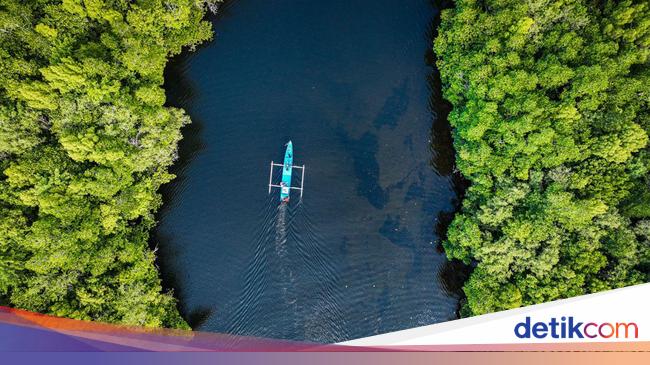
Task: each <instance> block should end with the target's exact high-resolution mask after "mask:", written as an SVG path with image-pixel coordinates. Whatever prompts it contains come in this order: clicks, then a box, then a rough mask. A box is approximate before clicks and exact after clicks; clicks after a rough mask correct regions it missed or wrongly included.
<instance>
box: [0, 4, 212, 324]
mask: <svg viewBox="0 0 650 365" xmlns="http://www.w3.org/2000/svg"><path fill="white" fill-rule="evenodd" d="M207 5H210V4H206V3H204V2H201V1H196V0H134V1H130V0H31V1H19V0H0V29H1V32H0V171H1V174H0V304H5V305H14V306H16V307H20V308H24V309H28V310H32V311H38V312H42V313H50V314H54V315H58V316H66V317H71V318H79V319H93V320H99V321H108V322H119V323H125V324H134V325H145V326H170V327H182V328H186V327H187V324H185V322H184V321H183V320H182V319H181V317H180V316H179V314H178V311H177V310H176V306H175V300H174V298H173V297H172V295H171V294H170V293H162V288H161V283H160V279H159V277H158V272H157V270H156V267H155V265H154V252H152V251H151V250H150V249H149V248H148V237H149V234H148V231H149V229H150V228H151V227H152V225H153V224H154V223H155V222H154V217H153V213H154V212H155V210H156V209H157V208H158V207H159V205H160V203H161V199H160V196H159V195H158V194H157V193H156V191H157V190H158V188H159V186H160V185H161V184H163V183H165V182H167V181H169V180H170V179H171V178H172V177H173V176H172V175H170V174H169V173H168V172H167V167H168V166H169V165H170V164H171V163H172V162H173V160H174V158H175V154H176V146H177V142H178V141H179V139H180V138H181V136H180V132H179V131H180V128H181V126H183V125H184V124H186V123H188V122H189V119H188V117H187V116H186V115H185V114H184V112H183V111H182V110H179V109H175V108H171V107H165V106H163V104H164V103H165V93H164V90H163V89H162V88H161V85H162V84H163V70H164V67H165V64H166V63H167V59H168V57H170V56H171V55H174V54H177V53H179V52H180V51H181V49H182V47H184V46H190V47H192V46H194V45H196V44H198V43H200V42H202V41H205V40H207V39H209V38H210V37H211V36H212V32H211V28H210V24H209V23H208V22H206V21H202V20H201V19H202V17H203V14H204V7H205V6H207Z"/></svg>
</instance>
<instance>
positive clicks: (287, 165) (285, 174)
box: [269, 141, 305, 203]
mask: <svg viewBox="0 0 650 365" xmlns="http://www.w3.org/2000/svg"><path fill="white" fill-rule="evenodd" d="M276 166H282V181H280V184H279V185H275V184H273V168H274V167H276ZM293 169H301V170H302V173H301V175H302V176H301V177H300V187H295V186H291V172H292V171H293ZM304 181H305V165H302V166H296V165H294V164H293V144H292V143H291V141H289V142H288V143H287V149H286V151H284V164H279V163H274V162H273V161H271V171H270V172H269V194H271V189H272V188H280V201H281V202H283V203H288V202H289V197H290V196H291V189H294V190H300V200H302V188H303V184H304Z"/></svg>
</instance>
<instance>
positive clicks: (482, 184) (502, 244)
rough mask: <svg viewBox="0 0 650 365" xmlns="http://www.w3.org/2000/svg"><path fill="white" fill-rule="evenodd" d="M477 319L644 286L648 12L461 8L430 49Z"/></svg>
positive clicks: (535, 5) (458, 238)
mask: <svg viewBox="0 0 650 365" xmlns="http://www.w3.org/2000/svg"><path fill="white" fill-rule="evenodd" d="M435 51H436V53H437V55H438V61H437V65H438V67H439V69H440V72H441V75H442V81H443V84H444V95H445V98H446V99H447V100H449V101H450V102H451V103H452V104H453V111H452V112H451V114H450V116H449V121H450V122H451V124H452V127H453V129H454V132H453V133H454V146H455V148H456V151H457V165H458V168H459V170H460V171H461V172H462V174H463V175H464V176H465V177H466V178H467V179H469V180H470V181H471V187H470V188H469V189H468V191H467V196H466V199H465V201H464V203H463V207H462V211H461V212H460V213H459V214H458V215H457V216H456V218H455V220H454V221H453V223H452V224H451V227H450V228H449V232H448V240H447V241H446V242H444V247H445V249H446V252H447V255H448V256H449V257H450V258H455V259H460V260H462V261H464V262H466V263H468V264H470V263H471V264H473V265H474V266H475V267H474V269H473V272H472V274H471V276H470V278H469V280H468V282H467V283H466V284H465V287H464V290H465V293H466V295H467V303H466V305H465V306H464V307H463V314H465V315H474V314H482V313H486V312H492V311H498V310H503V309H508V308H514V307H518V306H522V305H529V304H534V303H539V302H545V301H550V300H554V299H559V298H565V297H570V296H575V295H581V294H584V293H589V292H596V291H600V290H606V289H610V288H617V287H622V286H626V285H631V284H636V283H641V282H644V281H647V280H648V276H647V273H648V263H649V260H648V258H649V254H648V251H649V249H650V246H649V243H650V241H649V240H648V239H649V237H650V236H649V234H650V230H649V229H648V227H650V220H649V219H650V191H648V171H647V169H648V166H649V159H648V149H647V144H648V132H650V114H649V111H650V109H649V105H650V67H649V63H648V62H649V57H650V3H648V2H647V1H643V0H634V1H632V0H627V1H587V0H559V1H553V0H527V1H521V0H498V1H490V0H485V1H479V0H459V1H457V2H456V7H455V9H450V10H446V11H444V12H443V14H442V25H441V27H440V29H439V37H438V38H437V40H436V42H435Z"/></svg>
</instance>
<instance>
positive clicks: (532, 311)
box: [341, 283, 650, 346]
mask: <svg viewBox="0 0 650 365" xmlns="http://www.w3.org/2000/svg"><path fill="white" fill-rule="evenodd" d="M649 304H650V283H648V284H641V285H636V286H631V287H627V288H621V289H615V290H610V291H606V292H601V293H596V294H589V295H583V296H579V297H574V298H569V299H563V300H557V301H553V302H549V303H544V304H538V305H532V306H528V307H523V308H517V309H512V310H508V311H503V312H498V313H491V314H486V315H482V316H476V317H471V318H463V319H459V320H455V321H450V322H444V323H438V324H434V325H430V326H424V327H417V328H413V329H408V330H403V331H398V332H391V333H387V334H383V335H377V336H372V337H365V338H361V339H357V340H352V341H348V342H344V343H341V344H342V345H351V346H396V345H402V346H404V345H456V344H517V343H562V342H573V343H575V342H617V341H650V306H649Z"/></svg>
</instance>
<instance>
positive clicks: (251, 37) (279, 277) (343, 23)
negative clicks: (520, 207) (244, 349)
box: [154, 0, 459, 342]
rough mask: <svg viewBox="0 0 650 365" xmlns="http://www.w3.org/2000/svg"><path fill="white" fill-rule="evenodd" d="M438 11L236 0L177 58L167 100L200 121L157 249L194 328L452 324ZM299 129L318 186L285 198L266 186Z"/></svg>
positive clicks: (244, 330) (332, 335)
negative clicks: (436, 61) (443, 230)
mask: <svg viewBox="0 0 650 365" xmlns="http://www.w3.org/2000/svg"><path fill="white" fill-rule="evenodd" d="M437 15H438V9H437V8H436V6H435V5H433V4H432V2H430V1H416V0H413V1H400V0H364V1H360V0H356V1H340V0H336V1H326V2H316V1H279V0H278V1H269V0H239V1H230V2H228V3H226V5H225V6H223V7H222V8H221V10H220V13H219V14H218V15H217V16H215V17H213V18H212V20H213V21H214V29H215V33H216V36H215V39H214V41H212V42H211V43H209V44H207V45H205V46H203V47H201V48H200V49H198V50H197V51H196V52H194V53H187V54H185V55H182V56H181V57H179V58H178V59H176V60H175V61H174V62H173V63H172V65H171V66H170V67H169V69H168V70H167V80H166V88H167V90H168V97H169V100H170V101H169V104H170V105H174V106H179V107H182V108H184V109H185V110H187V112H188V113H189V115H190V116H191V117H192V120H193V124H192V125H190V126H188V127H186V128H185V129H184V130H183V133H184V136H185V139H184V140H183V142H182V143H181V148H180V160H179V161H178V163H177V165H176V166H175V167H174V170H173V172H174V173H176V174H177V175H178V178H177V179H176V180H174V181H173V182H172V183H170V184H169V185H167V186H166V187H165V188H164V190H163V194H164V198H165V205H164V207H163V209H162V210H161V212H160V214H159V216H158V218H159V221H160V224H159V226H158V228H157V231H156V232H155V236H154V242H155V243H156V244H158V245H159V249H160V250H159V264H160V266H161V271H162V274H163V278H164V281H165V283H166V285H168V286H171V287H172V288H174V290H175V295H176V296H177V297H178V298H179V301H180V309H181V312H182V314H183V315H184V317H185V318H186V319H187V320H188V321H189V322H190V323H191V324H192V325H193V327H194V329H198V330H203V331H215V332H227V333H234V334H241V335H252V336H262V337H272V338H288V339H299V340H310V341H318V342H336V341H342V340H346V339H352V338H358V337H363V336H369V335H373V334H379V333H384V332H389V331H394V330H399V329H404V328H409V327H414V326H421V325H427V324H432V323H436V322H441V321H447V320H450V319H453V318H456V309H457V304H458V299H459V293H458V288H457V285H456V284H457V282H458V280H453V279H448V277H452V278H453V277H455V275H454V274H455V272H454V269H453V267H451V266H449V265H448V264H447V260H446V258H445V256H444V254H443V253H441V252H440V250H439V249H437V245H438V241H439V237H438V235H437V233H436V226H437V225H438V221H439V220H441V219H443V218H444V217H448V216H449V214H450V212H453V211H454V209H455V207H456V204H457V198H458V197H457V192H456V190H457V189H456V188H455V184H454V181H455V180H454V178H453V176H452V169H453V156H454V153H453V150H452V149H451V146H450V138H449V131H448V128H447V126H446V121H445V120H444V118H443V117H439V116H444V115H445V110H442V109H444V108H442V107H441V106H440V105H442V104H441V103H440V102H439V96H438V93H439V90H438V86H436V82H435V80H436V74H435V70H434V69H433V68H432V67H431V66H430V65H429V64H430V63H431V60H430V59H428V57H427V56H428V55H429V56H430V51H429V49H430V48H431V42H432V37H433V33H434V32H433V30H432V29H434V27H435V21H434V19H435V18H436V16H437ZM429 58H430V57H429ZM432 126H433V127H432ZM290 139H291V140H292V141H293V143H294V163H295V164H299V165H302V164H304V165H306V171H305V182H304V186H305V194H304V198H303V200H302V201H299V199H298V195H297V194H296V195H294V196H293V198H292V199H293V200H292V202H291V204H290V205H288V206H284V205H280V204H278V193H277V191H275V192H274V194H272V195H268V194H267V182H268V174H269V163H270V161H271V160H275V161H276V162H278V161H281V159H282V157H283V153H284V144H285V143H286V142H287V141H288V140H290ZM276 176H278V177H279V171H277V173H276Z"/></svg>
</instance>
